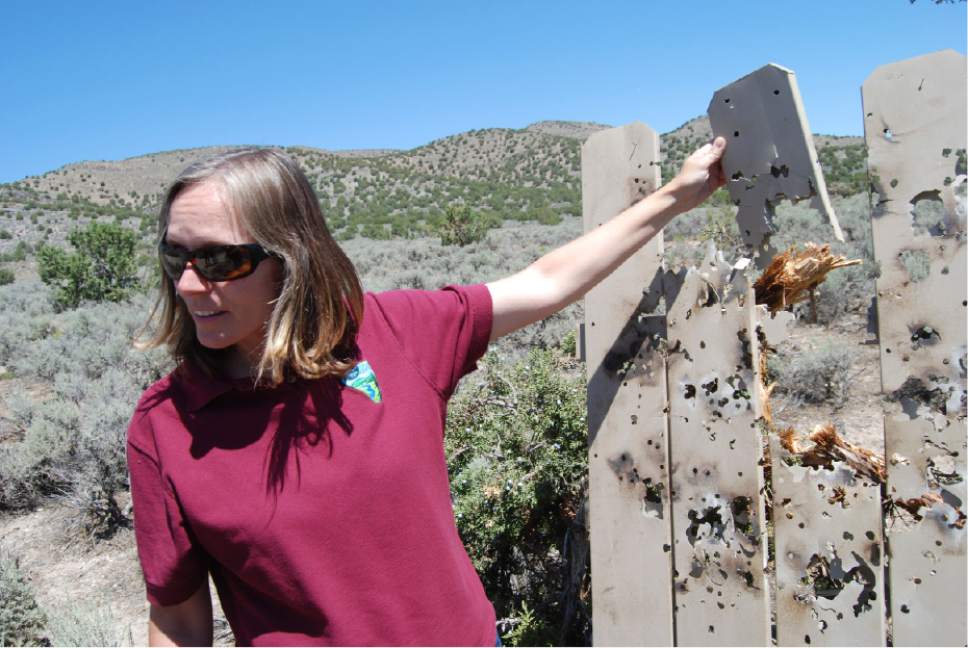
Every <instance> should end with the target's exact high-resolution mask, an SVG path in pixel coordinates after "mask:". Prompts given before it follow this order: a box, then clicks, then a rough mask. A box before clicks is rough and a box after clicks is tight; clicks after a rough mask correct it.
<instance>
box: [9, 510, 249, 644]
mask: <svg viewBox="0 0 968 648" xmlns="http://www.w3.org/2000/svg"><path fill="white" fill-rule="evenodd" d="M119 500H121V501H120V503H121V505H122V508H124V507H126V506H127V504H128V501H129V500H128V499H127V493H121V494H120V496H119ZM71 516H72V510H71V508H70V507H69V506H65V505H58V504H57V503H51V504H48V505H46V506H43V507H41V508H38V509H36V510H35V511H33V512H32V513H28V514H26V515H6V516H2V517H0V549H2V550H3V552H4V554H6V555H8V556H12V557H14V558H15V559H17V560H18V561H19V566H20V570H21V572H23V573H24V574H25V575H26V576H27V578H28V580H29V582H30V586H31V589H32V590H33V593H34V596H35V598H36V599H37V603H38V605H39V606H40V607H41V608H42V609H43V610H44V612H45V613H46V614H48V615H65V614H72V613H73V614H79V615H81V616H84V615H85V614H87V615H88V616H89V613H90V611H91V610H93V609H98V610H100V611H101V612H102V613H103V615H104V617H106V618H107V619H109V620H110V623H111V624H112V626H113V627H112V628H111V629H110V630H109V631H108V635H109V636H112V637H114V638H115V639H116V641H117V642H118V643H117V645H129V646H131V645H133V646H144V645H147V643H148V625H147V623H148V603H147V601H146V599H145V591H144V582H143V581H142V579H141V568H140V567H139V565H138V555H137V551H136V549H135V540H134V532H133V531H132V530H130V529H125V530H122V531H120V532H119V533H117V534H116V535H115V536H114V537H113V538H111V539H110V540H107V541H103V542H99V543H96V544H95V543H92V542H89V541H85V540H78V539H77V538H76V536H72V535H71V531H70V528H71V524H70V523H71ZM210 588H211V591H212V592H213V593H214V591H215V588H214V586H213V585H210ZM212 605H213V610H214V612H215V635H216V641H215V645H217V646H232V645H235V643H234V640H233V638H232V634H231V631H230V630H229V628H228V624H227V623H226V621H225V617H224V615H223V614H222V609H221V606H220V605H219V603H218V598H217V597H216V596H214V594H213V597H212Z"/></svg>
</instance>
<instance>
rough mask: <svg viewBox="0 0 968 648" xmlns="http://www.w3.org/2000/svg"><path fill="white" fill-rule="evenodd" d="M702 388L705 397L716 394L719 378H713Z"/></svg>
mask: <svg viewBox="0 0 968 648" xmlns="http://www.w3.org/2000/svg"><path fill="white" fill-rule="evenodd" d="M702 388H703V391H705V392H706V396H709V395H710V394H714V393H716V392H717V391H718V390H719V378H713V379H712V380H710V381H709V382H708V383H704V384H703V385H702Z"/></svg>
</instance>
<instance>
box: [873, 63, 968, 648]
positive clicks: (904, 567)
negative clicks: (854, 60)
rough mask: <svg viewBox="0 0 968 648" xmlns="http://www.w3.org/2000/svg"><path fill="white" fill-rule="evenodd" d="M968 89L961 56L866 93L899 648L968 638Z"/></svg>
mask: <svg viewBox="0 0 968 648" xmlns="http://www.w3.org/2000/svg"><path fill="white" fill-rule="evenodd" d="M965 93H966V78H965V57H964V56H961V55H960V54H958V53H957V52H954V51H952V50H947V51H943V52H937V53H935V54H929V55H926V56H919V57H916V58H912V59H908V60H905V61H900V62H898V63H893V64H890V65H884V66H881V67H879V68H877V69H876V70H875V71H874V72H873V73H872V74H871V76H870V77H868V79H867V80H866V81H865V82H864V85H863V88H862V94H863V100H864V134H865V137H866V140H867V148H868V164H869V169H870V175H871V182H872V187H873V190H874V195H873V199H874V200H875V202H876V204H874V205H873V210H872V214H871V224H872V228H873V236H874V253H875V256H876V258H877V260H878V262H879V264H880V277H879V278H878V279H877V314H878V326H879V335H880V346H881V385H882V389H883V391H884V393H885V394H886V395H889V396H891V397H892V398H893V399H894V400H896V401H898V402H899V403H900V409H903V413H901V412H900V411H897V412H894V413H892V414H890V415H889V416H888V417H887V419H886V421H885V452H886V455H887V460H888V461H887V468H888V488H887V497H888V502H886V504H887V505H888V507H889V509H890V513H891V514H890V515H889V516H888V517H887V519H886V520H885V523H886V529H887V538H888V543H889V550H890V557H889V563H888V564H889V567H890V587H891V618H892V622H893V633H894V644H895V645H897V646H905V645H964V643H965V636H966V621H965V619H966V617H965V606H966V600H968V584H966V581H965V573H966V567H968V563H966V558H965V514H964V507H965V499H966V492H965V452H966V427H965V394H966V389H965V353H966V316H965V313H966V306H968V301H966V286H965V277H966V263H965V260H966V243H965V198H964V196H965V193H964V191H965V182H966V178H965V169H964V165H965V162H964V160H965V148H966V127H965V119H966V99H965ZM928 206H934V209H925V207H928Z"/></svg>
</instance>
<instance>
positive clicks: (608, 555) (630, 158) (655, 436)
mask: <svg viewBox="0 0 968 648" xmlns="http://www.w3.org/2000/svg"><path fill="white" fill-rule="evenodd" d="M658 184H659V164H658V137H657V135H656V133H655V131H653V130H652V129H650V128H649V127H648V126H646V125H645V124H642V123H638V122H636V123H632V124H629V125H628V126H624V127H622V128H613V129H609V130H605V131H600V132H598V133H595V134H594V135H592V136H591V137H589V138H588V140H587V141H586V142H585V144H584V146H583V147H582V207H583V213H584V223H585V231H589V230H591V229H594V228H595V227H598V226H599V225H601V224H602V223H603V222H604V221H605V220H607V219H609V218H611V217H613V216H615V215H617V214H618V213H620V212H621V211H622V210H624V209H625V208H626V207H628V206H629V205H631V204H632V203H633V202H635V201H637V200H638V199H640V198H642V197H644V196H645V195H646V194H648V193H651V192H652V191H654V190H655V189H656V187H657V186H658ZM661 254H662V236H661V234H660V235H659V236H657V237H656V238H655V239H653V241H652V242H650V243H649V244H648V245H646V246H645V247H644V248H643V249H642V250H640V251H639V252H637V253H636V254H635V255H634V256H633V257H632V258H630V259H629V260H628V261H626V262H625V263H624V264H623V265H622V266H621V267H619V268H618V269H617V270H616V271H615V272H614V273H612V275H610V276H609V277H608V278H606V279H605V280H604V281H603V282H602V283H601V284H599V285H598V286H597V287H596V288H594V289H593V290H592V291H590V292H589V293H588V294H587V295H586V297H585V353H586V363H587V364H586V367H587V375H588V424H589V431H588V436H589V461H588V463H589V499H590V525H591V552H592V557H591V561H592V600H593V618H594V627H593V632H594V643H595V644H596V645H670V644H672V641H673V630H672V622H673V620H672V588H671V563H670V560H671V552H670V539H669V512H668V493H669V488H668V478H667V472H666V463H667V462H666V454H665V452H666V417H665V414H664V413H663V411H662V410H663V407H664V404H665V366H664V362H663V359H662V357H661V356H660V355H659V354H658V353H657V352H655V350H654V349H653V344H654V341H655V339H656V336H657V335H658V334H659V333H661V329H662V326H663V318H662V317H661V316H655V315H649V314H648V313H649V312H651V311H652V310H654V308H655V305H656V304H657V303H658V300H659V297H660V296H661V292H660V290H659V289H658V285H659V283H655V284H654V286H655V288H653V289H649V288H648V286H650V284H651V283H652V282H653V279H656V278H659V277H660V276H661V275H660V259H661Z"/></svg>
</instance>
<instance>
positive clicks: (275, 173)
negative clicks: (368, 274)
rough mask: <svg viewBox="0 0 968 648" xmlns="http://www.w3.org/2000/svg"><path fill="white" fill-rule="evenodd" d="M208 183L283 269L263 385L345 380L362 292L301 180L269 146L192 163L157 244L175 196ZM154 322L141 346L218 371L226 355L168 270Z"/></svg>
mask: <svg viewBox="0 0 968 648" xmlns="http://www.w3.org/2000/svg"><path fill="white" fill-rule="evenodd" d="M205 182H217V183H218V184H219V189H220V190H221V194H222V198H223V200H225V202H226V204H227V205H228V207H229V208H230V209H232V210H233V212H234V213H235V216H236V218H238V219H239V223H240V224H241V225H243V226H244V227H245V229H246V230H248V232H249V233H250V234H251V235H252V236H253V237H254V238H255V240H256V242H258V243H259V244H260V245H261V246H262V247H264V248H265V249H266V250H267V251H268V252H270V253H271V254H272V255H273V256H275V257H277V258H279V259H280V260H281V262H282V266H283V280H282V285H281V288H280V290H279V296H278V298H277V299H276V300H275V303H274V305H273V308H272V314H271V315H270V316H269V320H268V322H267V323H266V332H265V346H264V349H263V352H262V357H261V359H260V361H259V363H258V366H257V368H256V369H257V382H265V383H267V384H269V385H278V384H280V383H281V382H283V381H284V380H286V379H290V378H296V377H299V378H307V379H312V378H322V377H324V376H332V375H335V376H340V377H341V376H343V375H345V374H346V372H347V371H349V370H350V369H351V368H352V366H353V354H354V352H355V341H356V333H357V331H358V330H359V324H360V321H361V318H362V315H363V290H362V287H361V286H360V280H359V278H358V277H357V274H356V270H355V269H354V267H353V264H352V262H351V261H350V260H349V258H348V257H347V256H346V254H345V253H344V252H343V251H342V250H341V249H340V247H339V245H337V244H336V241H334V240H333V237H332V235H331V234H330V232H329V228H328V227H327V226H326V219H325V217H324V216H323V213H322V210H321V209H320V207H319V203H318V202H317V199H316V195H315V194H314V193H313V190H312V187H311V186H310V184H309V181H308V180H307V179H306V176H305V174H303V172H302V170H301V169H300V168H299V166H298V165H297V164H296V163H295V162H294V161H293V160H292V159H291V158H289V157H288V156H287V155H285V154H283V153H281V152H279V151H276V150H272V149H242V150H236V151H231V152H228V153H223V154H220V155H216V156H214V157H211V158H209V159H206V160H203V161H201V162H197V163H195V164H192V165H191V166H189V167H188V168H187V169H185V170H184V171H182V172H181V173H180V174H179V175H178V177H177V178H175V180H174V182H172V184H171V186H170V187H169V188H168V192H167V193H166V195H165V200H164V203H163V204H162V206H161V212H160V214H159V219H158V234H159V237H161V236H163V235H164V232H165V228H166V227H167V225H168V218H169V214H170V211H171V205H172V203H173V202H174V201H175V198H177V197H178V195H179V194H180V193H181V192H182V191H184V190H185V189H187V188H189V187H191V186H195V185H198V184H201V183H205ZM160 267H161V266H160V263H159V270H160ZM156 320H157V331H156V333H155V334H154V336H153V338H152V339H151V340H149V341H148V342H146V343H144V344H143V345H142V346H145V347H152V346H162V345H167V346H168V348H169V350H170V351H171V353H172V355H173V356H174V358H175V360H176V361H178V362H181V361H184V360H188V361H191V362H193V363H195V364H197V365H199V366H200V367H201V368H202V369H203V370H204V371H206V372H207V373H209V374H213V373H215V372H216V371H218V369H219V366H220V364H221V361H222V359H223V358H224V355H225V351H224V350H216V349H209V348H206V347H204V346H202V345H201V344H200V343H199V342H198V338H197V336H196V334H195V323H194V321H193V320H192V318H191V315H190V314H189V312H188V309H187V308H186V306H185V303H184V302H183V301H182V300H181V299H179V297H178V295H177V293H176V291H175V286H174V283H173V282H172V280H171V279H170V278H169V277H168V275H166V274H165V273H164V272H161V287H160V294H159V296H158V301H157V303H156V304H155V307H154V309H153V310H152V312H151V315H150V316H149V318H148V322H147V323H146V324H145V328H146V329H147V328H148V327H149V326H151V325H152V323H153V322H155V321H156Z"/></svg>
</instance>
